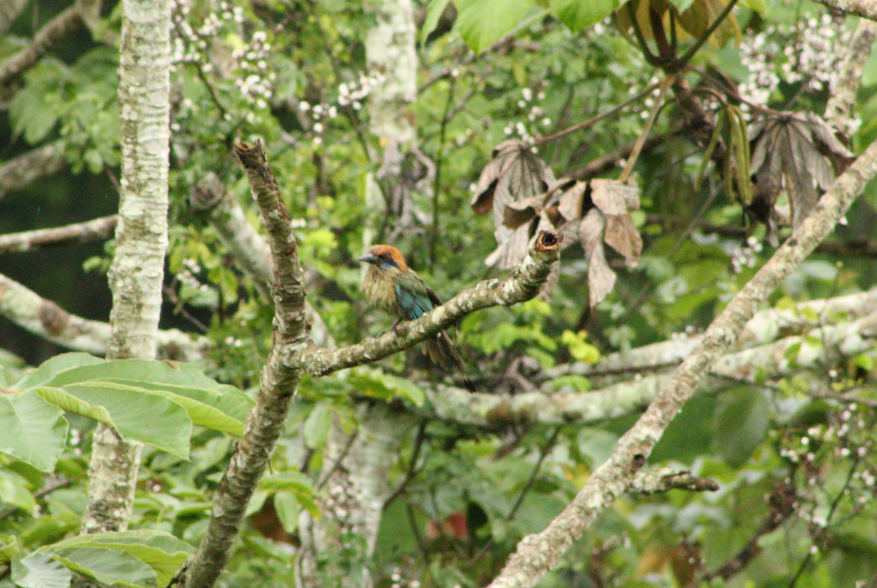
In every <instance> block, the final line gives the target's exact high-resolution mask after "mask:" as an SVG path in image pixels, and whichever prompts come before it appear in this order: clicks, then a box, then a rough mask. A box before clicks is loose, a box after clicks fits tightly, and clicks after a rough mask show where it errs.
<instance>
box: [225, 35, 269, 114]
mask: <svg viewBox="0 0 877 588" xmlns="http://www.w3.org/2000/svg"><path fill="white" fill-rule="evenodd" d="M270 54H271V44H270V43H269V42H268V35H266V34H265V32H264V31H256V32H255V33H254V34H253V38H252V39H251V40H250V43H249V44H248V45H247V46H246V47H244V48H242V49H238V50H237V51H235V52H233V53H232V54H231V56H232V58H233V59H234V60H235V61H236V62H237V68H238V72H239V75H238V77H237V79H236V80H235V83H234V84H235V86H236V87H237V88H238V89H239V90H240V92H241V95H243V96H244V98H246V100H247V102H248V103H250V104H252V105H253V106H255V107H256V108H259V109H262V108H267V107H268V99H269V98H271V96H273V95H274V93H273V90H272V88H273V85H274V80H275V79H276V78H277V74H275V73H274V72H273V71H272V72H269V71H267V70H268V61H267V59H268V56H269V55H270Z"/></svg>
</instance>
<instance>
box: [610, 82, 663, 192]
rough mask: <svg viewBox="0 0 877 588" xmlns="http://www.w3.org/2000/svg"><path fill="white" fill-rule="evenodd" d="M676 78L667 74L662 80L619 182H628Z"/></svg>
mask: <svg viewBox="0 0 877 588" xmlns="http://www.w3.org/2000/svg"><path fill="white" fill-rule="evenodd" d="M675 80H676V76H675V75H671V76H667V77H666V78H664V79H663V80H661V84H660V91H659V92H658V97H657V98H655V105H654V107H652V111H651V112H650V113H649V120H648V121H646V126H645V128H644V129H643V132H642V134H641V135H640V136H639V139H637V140H636V144H635V145H634V146H633V151H632V152H631V154H630V157H629V158H628V159H627V164H626V165H625V166H624V169H623V170H622V171H621V175H620V176H618V181H619V182H626V181H627V178H628V177H630V174H631V172H632V171H633V166H634V164H635V163H636V160H637V158H638V157H639V154H640V151H642V148H643V145H644V144H645V142H646V137H647V136H648V134H649V130H650V129H651V128H652V124H653V123H654V122H655V118H657V116H658V112H659V111H660V110H661V108H662V107H663V105H664V104H663V100H664V94H666V93H667V90H668V89H669V88H670V86H671V85H672V84H673V82H674V81H675Z"/></svg>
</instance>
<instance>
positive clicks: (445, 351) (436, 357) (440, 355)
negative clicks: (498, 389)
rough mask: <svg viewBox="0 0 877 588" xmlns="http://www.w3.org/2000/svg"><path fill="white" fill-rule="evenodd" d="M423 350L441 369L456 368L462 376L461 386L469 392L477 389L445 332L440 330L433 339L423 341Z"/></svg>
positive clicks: (461, 358)
mask: <svg viewBox="0 0 877 588" xmlns="http://www.w3.org/2000/svg"><path fill="white" fill-rule="evenodd" d="M423 351H424V353H426V355H427V357H429V360H430V361H431V362H433V363H434V364H436V365H438V366H440V367H441V368H442V369H445V370H453V369H456V370H458V371H459V372H460V374H462V376H463V386H465V387H466V389H467V390H468V391H469V392H476V391H477V388H476V387H475V383H474V382H473V381H472V380H471V379H470V378H469V376H467V375H466V364H465V363H464V362H463V357H462V356H461V355H460V352H459V351H458V350H457V347H456V345H454V342H453V341H451V338H450V337H449V336H448V334H447V333H446V332H444V331H442V332H441V333H439V334H438V336H437V337H436V338H435V339H427V340H426V341H424V342H423Z"/></svg>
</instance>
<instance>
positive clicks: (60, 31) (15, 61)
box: [0, 0, 94, 87]
mask: <svg viewBox="0 0 877 588" xmlns="http://www.w3.org/2000/svg"><path fill="white" fill-rule="evenodd" d="M93 4H94V2H83V1H82V0H80V1H79V2H77V3H76V4H74V5H73V6H71V7H70V8H67V9H66V10H64V11H62V12H61V13H60V14H59V15H58V16H56V17H55V18H53V19H52V20H50V21H49V22H48V23H46V25H45V26H43V28H41V29H40V30H39V32H37V34H36V35H35V36H34V38H33V41H31V44H30V45H28V46H27V47H25V48H24V49H22V50H21V51H19V52H18V53H16V54H15V55H13V56H12V57H10V58H9V59H7V60H6V61H4V62H3V63H0V87H3V86H5V85H6V84H8V83H9V82H10V81H11V80H12V79H13V78H15V77H16V76H18V75H19V74H21V73H23V72H24V71H26V70H27V69H29V68H30V67H31V66H33V64H35V63H36V62H37V61H38V60H39V59H40V57H42V56H43V55H45V54H46V53H47V52H48V51H49V50H50V49H51V48H52V47H54V45H55V43H57V42H58V41H59V40H61V39H62V38H64V37H65V36H67V35H69V34H70V33H72V32H73V31H74V30H75V29H76V27H78V26H79V25H80V23H82V22H83V20H84V19H83V15H84V11H86V10H88V11H90V10H92V9H93V7H92V5H93Z"/></svg>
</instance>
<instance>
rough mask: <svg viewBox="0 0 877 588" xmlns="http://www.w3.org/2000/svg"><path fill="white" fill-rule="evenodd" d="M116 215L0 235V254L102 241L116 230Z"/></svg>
mask: <svg viewBox="0 0 877 588" xmlns="http://www.w3.org/2000/svg"><path fill="white" fill-rule="evenodd" d="M118 220H119V218H118V217H117V216H116V215H113V216H105V217H103V218H96V219H94V220H90V221H87V222H84V223H76V224H73V225H66V226H63V227H54V228H51V229H40V230H36V231H26V232H23V233H10V234H7V235H0V253H22V252H24V251H35V250H38V249H46V248H48V247H61V246H65V245H74V244H76V243H89V242H91V241H103V240H105V239H109V238H110V237H112V236H113V231H115V230H116V222H117V221H118Z"/></svg>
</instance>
